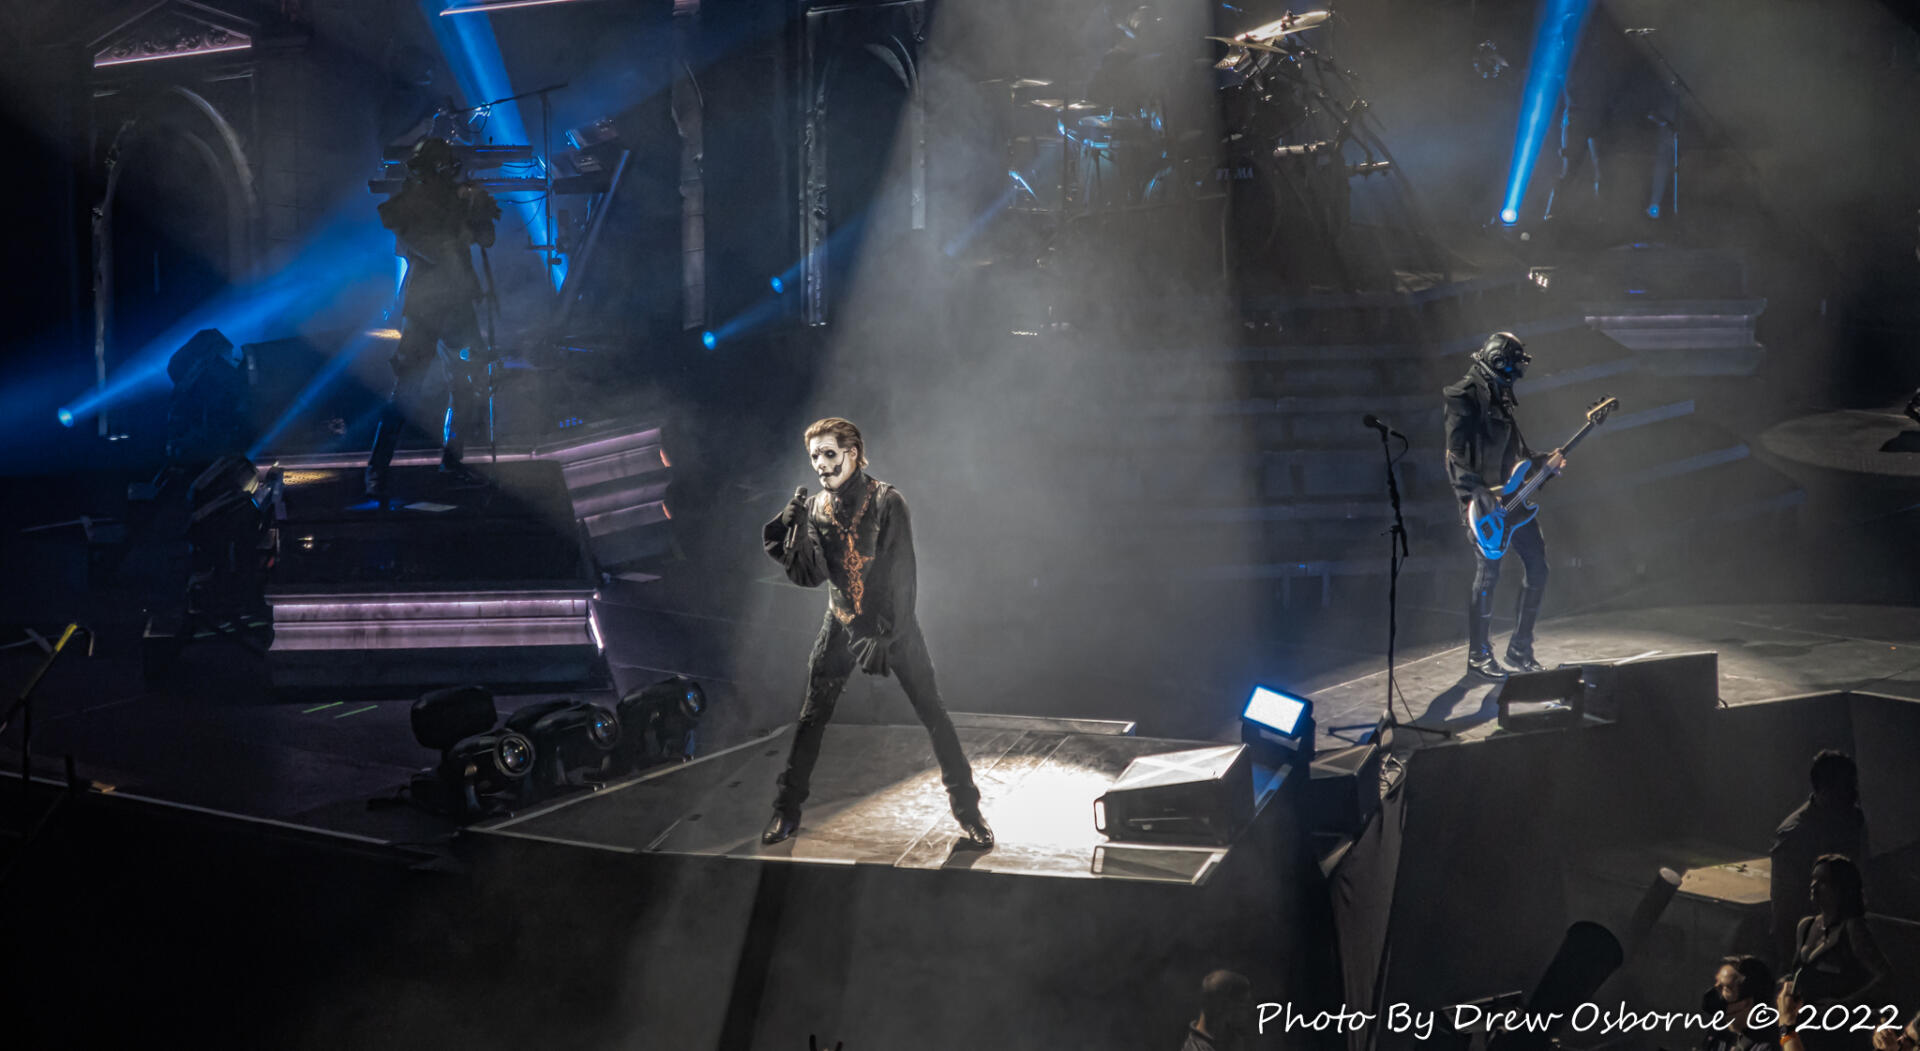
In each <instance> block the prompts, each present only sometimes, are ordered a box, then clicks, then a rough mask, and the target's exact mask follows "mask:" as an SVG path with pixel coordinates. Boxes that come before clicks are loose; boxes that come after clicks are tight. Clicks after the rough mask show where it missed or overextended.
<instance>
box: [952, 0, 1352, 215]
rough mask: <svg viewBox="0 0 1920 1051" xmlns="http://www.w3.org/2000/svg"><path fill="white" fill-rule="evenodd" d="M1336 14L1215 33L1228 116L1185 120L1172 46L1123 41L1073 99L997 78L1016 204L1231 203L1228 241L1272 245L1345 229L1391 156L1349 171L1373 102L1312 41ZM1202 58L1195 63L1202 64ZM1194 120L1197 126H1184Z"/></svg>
mask: <svg viewBox="0 0 1920 1051" xmlns="http://www.w3.org/2000/svg"><path fill="white" fill-rule="evenodd" d="M1332 18H1333V15H1332V12H1330V11H1324V10H1320V11H1305V12H1298V13H1295V12H1288V13H1287V14H1286V15H1285V16H1283V17H1281V18H1278V19H1275V20H1273V21H1270V22H1267V23H1264V24H1262V25H1258V26H1255V27H1253V28H1251V29H1248V30H1245V31H1244V32H1241V33H1237V34H1234V35H1232V36H1208V37H1205V38H1204V39H1205V40H1207V41H1210V42H1212V43H1214V44H1216V45H1220V49H1219V50H1217V51H1216V54H1217V56H1218V57H1216V58H1213V59H1211V60H1210V66H1211V69H1210V70H1207V71H1206V74H1207V76H1208V77H1210V78H1211V80H1212V82H1213V91H1214V100H1215V102H1216V104H1217V111H1218V114H1219V121H1220V123H1219V124H1218V125H1217V126H1215V125H1212V124H1211V123H1210V122H1209V121H1207V120H1204V119H1202V118H1200V117H1199V116H1197V115H1196V116H1194V117H1192V118H1190V119H1186V120H1181V119H1177V118H1175V117H1174V116H1173V115H1172V112H1171V111H1172V110H1173V109H1174V108H1173V107H1170V106H1169V104H1168V103H1169V96H1170V95H1172V94H1173V93H1174V92H1176V91H1178V90H1179V89H1180V88H1181V87H1182V86H1183V84H1184V83H1185V82H1186V81H1185V80H1184V79H1183V78H1187V73H1186V69H1189V68H1193V67H1184V68H1183V67H1181V66H1180V58H1175V57H1174V56H1173V55H1172V54H1171V52H1174V51H1177V50H1180V49H1179V48H1178V47H1173V46H1169V47H1165V48H1164V50H1165V51H1166V52H1168V54H1164V55H1163V54H1159V53H1147V54H1143V53H1141V52H1142V51H1143V50H1150V45H1147V43H1146V41H1145V40H1144V38H1137V37H1136V36H1135V34H1134V33H1132V32H1129V33H1128V34H1127V35H1128V37H1129V40H1130V41H1131V42H1132V43H1133V44H1136V45H1140V46H1139V47H1129V46H1125V45H1123V46H1122V47H1120V48H1116V49H1115V50H1114V51H1113V52H1111V53H1109V55H1108V57H1107V60H1106V61H1105V62H1103V63H1102V64H1101V68H1100V69H1099V71H1098V72H1096V73H1095V75H1094V76H1093V77H1092V79H1091V80H1090V81H1089V83H1088V87H1087V94H1088V96H1089V97H1087V98H1078V99H1076V98H1071V97H1068V95H1067V93H1066V92H1064V91H1062V90H1061V87H1062V85H1061V84H1060V83H1058V82H1056V81H1054V80H1050V79H1046V78H1040V77H1020V78H1016V79H1008V80H1000V81H993V82H989V83H990V85H991V86H992V87H993V88H996V89H998V90H1000V91H1002V92H1004V98H1003V101H1002V102H1001V105H1002V106H1003V107H1004V108H1005V112H1006V113H1007V114H1008V119H1007V121H1006V124H1005V126H1006V127H1008V129H1009V134H1008V138H1007V143H1006V149H1007V166H1008V177H1009V180H1010V183H1011V185H1010V186H1009V188H1008V195H1009V197H1010V198H1011V200H1012V202H1013V203H1012V205H1011V207H1012V209H1014V210H1016V211H1024V212H1028V213H1032V214H1037V215H1041V216H1044V217H1049V218H1051V219H1053V220H1054V221H1055V222H1056V223H1057V225H1058V227H1060V228H1065V227H1066V226H1067V225H1068V224H1069V223H1071V222H1072V221H1073V220H1075V219H1079V218H1082V217H1086V216H1092V215H1099V214H1105V213H1114V212H1119V211H1124V210H1126V209H1131V208H1138V207H1143V206H1164V205H1179V204H1186V203H1192V202H1194V201H1199V200H1207V199H1212V200H1218V199H1220V198H1226V199H1227V201H1228V212H1229V222H1230V224H1232V226H1233V229H1230V230H1229V232H1228V236H1229V237H1230V238H1231V240H1232V241H1233V243H1234V245H1235V247H1236V248H1238V249H1241V250H1249V251H1253V252H1256V253H1257V252H1260V251H1263V250H1266V249H1267V248H1269V247H1271V246H1272V245H1273V244H1274V243H1275V242H1276V241H1278V240H1280V239H1282V235H1283V233H1284V232H1285V231H1286V230H1287V229H1288V228H1294V229H1297V230H1299V232H1301V233H1303V234H1305V235H1307V236H1311V237H1314V238H1320V239H1325V238H1329V237H1336V236H1337V235H1338V232H1339V228H1340V227H1343V226H1344V225H1345V223H1346V205H1347V201H1346V197H1347V180H1348V178H1349V177H1350V176H1351V175H1353V174H1359V173H1365V172H1371V171H1379V170H1383V169H1384V168H1385V167H1386V164H1385V163H1384V162H1382V161H1380V160H1378V159H1377V158H1376V157H1375V156H1373V155H1372V153H1373V151H1372V150H1371V149H1368V150H1367V152H1368V154H1369V156H1367V157H1366V158H1364V159H1363V160H1362V161H1361V162H1360V163H1359V164H1356V165H1349V164H1348V163H1347V161H1346V160H1345V159H1343V157H1342V151H1343V148H1344V147H1345V146H1346V144H1347V143H1348V142H1349V141H1356V136H1355V132H1356V129H1355V127H1354V123H1355V121H1356V119H1357V117H1358V115H1359V113H1360V112H1361V111H1362V110H1363V109H1364V108H1365V105H1366V104H1365V102H1364V101H1360V100H1357V99H1352V98H1351V97H1350V95H1351V92H1349V91H1347V90H1346V84H1345V79H1344V78H1345V74H1343V73H1341V72H1339V71H1338V70H1337V69H1336V68H1335V67H1333V66H1332V65H1331V63H1329V62H1327V61H1326V60H1325V59H1324V57H1323V56H1322V55H1321V54H1320V52H1319V51H1317V50H1316V49H1315V48H1314V47H1312V46H1311V44H1312V42H1313V38H1314V36H1315V35H1316V32H1315V31H1316V30H1320V29H1322V28H1323V27H1325V26H1326V25H1327V24H1328V23H1329V22H1330V21H1331V20H1332ZM1199 61H1200V60H1199V59H1198V58H1197V57H1196V59H1195V62H1196V64H1197V63H1198V62H1199ZM1181 125H1192V126H1181Z"/></svg>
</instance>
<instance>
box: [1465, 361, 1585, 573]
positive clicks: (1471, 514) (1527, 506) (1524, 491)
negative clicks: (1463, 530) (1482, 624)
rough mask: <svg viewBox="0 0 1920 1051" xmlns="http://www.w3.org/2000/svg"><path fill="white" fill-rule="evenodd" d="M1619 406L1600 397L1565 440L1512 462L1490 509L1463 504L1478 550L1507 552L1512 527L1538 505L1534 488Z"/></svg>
mask: <svg viewBox="0 0 1920 1051" xmlns="http://www.w3.org/2000/svg"><path fill="white" fill-rule="evenodd" d="M1619 407H1620V399H1618V398H1612V397H1607V398H1601V399H1600V400H1599V401H1596V402H1594V403H1593V405H1592V406H1591V407H1590V408H1588V409H1587V422H1586V423H1585V424H1582V425H1581V427H1580V430H1579V432H1578V433H1576V434H1575V435H1574V436H1573V437H1571V438H1569V439H1567V443H1566V444H1565V445H1562V446H1561V447H1560V448H1558V449H1555V450H1554V451H1552V452H1550V453H1548V454H1546V455H1545V456H1533V457H1529V458H1527V459H1525V460H1521V461H1520V462H1519V463H1517V464H1514V465H1513V473H1512V474H1511V475H1508V476H1507V484H1506V485H1503V486H1501V487H1500V491H1499V497H1500V504H1499V506H1498V507H1496V508H1494V509H1493V510H1492V511H1489V512H1487V513H1486V514H1481V513H1480V510H1479V505H1477V504H1468V505H1467V525H1468V527H1469V528H1471V529H1472V530H1473V542H1474V543H1476V544H1478V545H1480V553H1481V554H1483V555H1485V556H1486V557H1487V558H1488V559H1490V560H1496V561H1497V560H1498V559H1499V558H1500V556H1502V555H1504V554H1506V553H1507V545H1508V544H1509V543H1510V542H1512V540H1513V533H1514V530H1516V529H1519V528H1520V527H1521V526H1523V525H1526V524H1527V523H1528V522H1531V521H1533V516H1534V515H1537V514H1539V513H1540V508H1539V507H1537V506H1536V505H1535V504H1534V502H1533V494H1534V491H1535V490H1537V489H1539V488H1540V487H1541V486H1542V485H1544V484H1546V481H1547V479H1549V478H1552V477H1553V476H1554V475H1556V474H1559V473H1560V469H1561V468H1562V467H1565V466H1566V465H1567V454H1568V453H1570V452H1572V451H1573V447H1574V446H1576V445H1579V444H1580V442H1581V441H1582V440H1583V439H1585V438H1586V436H1587V435H1588V434H1591V433H1592V432H1593V429H1594V428H1595V427H1598V426H1600V425H1601V424H1602V423H1605V422H1606V421H1607V417H1608V416H1610V415H1612V414H1613V410H1615V409H1617V408H1619Z"/></svg>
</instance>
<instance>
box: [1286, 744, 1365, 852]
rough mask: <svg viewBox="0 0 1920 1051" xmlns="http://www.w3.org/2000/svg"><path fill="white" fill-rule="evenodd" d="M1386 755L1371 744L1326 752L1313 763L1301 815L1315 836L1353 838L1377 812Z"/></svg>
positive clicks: (1302, 802) (1302, 801)
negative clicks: (1322, 833)
mask: <svg viewBox="0 0 1920 1051" xmlns="http://www.w3.org/2000/svg"><path fill="white" fill-rule="evenodd" d="M1385 759H1386V753H1385V752H1384V751H1383V750H1382V749H1380V748H1378V747H1376V746H1374V745H1371V744H1361V745H1354V746H1353V747H1351V748H1342V749H1340V750H1339V751H1337V752H1328V753H1327V754H1325V755H1323V756H1320V757H1319V758H1317V759H1315V760H1314V761H1313V765H1312V766H1311V767H1310V769H1311V771H1312V776H1310V777H1309V778H1308V779H1307V786H1306V798H1305V799H1303V800H1301V804H1300V805H1301V813H1302V814H1303V815H1305V817H1306V821H1307V827H1308V829H1309V830H1311V831H1314V832H1335V833H1339V834H1341V835H1353V834H1355V833H1357V832H1359V830H1360V829H1362V828H1364V827H1365V826H1366V823H1367V819H1368V818H1371V817H1372V816H1373V814H1374V811H1376V810H1379V809H1380V769H1381V766H1382V765H1383V763H1384V761H1385Z"/></svg>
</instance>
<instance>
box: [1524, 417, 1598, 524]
mask: <svg viewBox="0 0 1920 1051" xmlns="http://www.w3.org/2000/svg"><path fill="white" fill-rule="evenodd" d="M1593 428H1594V423H1593V421H1592V420H1588V421H1587V422H1586V424H1585V425H1584V426H1582V427H1581V428H1580V429H1579V430H1578V431H1575V432H1574V435H1573V437H1571V438H1568V439H1567V442H1566V444H1565V445H1562V446H1561V447H1560V452H1561V453H1562V454H1563V455H1564V454H1566V453H1569V452H1572V451H1573V447H1574V446H1576V445H1579V444H1580V441H1581V439H1583V438H1585V437H1586V436H1587V434H1588V432H1590V431H1592V430H1593ZM1548 473H1549V472H1547V471H1535V472H1533V476H1532V477H1531V478H1528V479H1527V484H1525V485H1523V486H1521V487H1520V491H1519V492H1517V493H1515V494H1513V498H1512V499H1511V500H1508V501H1507V505H1506V506H1507V509H1508V510H1512V509H1513V508H1515V507H1518V506H1520V504H1521V503H1523V502H1524V501H1525V500H1526V499H1527V498H1528V497H1530V496H1532V495H1533V492H1534V490H1536V489H1538V488H1540V487H1541V486H1542V485H1545V484H1546V481H1547V475H1548Z"/></svg>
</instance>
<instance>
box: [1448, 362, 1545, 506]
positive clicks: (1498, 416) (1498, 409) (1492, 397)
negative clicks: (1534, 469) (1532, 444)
mask: <svg viewBox="0 0 1920 1051" xmlns="http://www.w3.org/2000/svg"><path fill="white" fill-rule="evenodd" d="M1442 393H1443V394H1445V395H1446V399H1447V478H1448V480H1449V481H1451V482H1452V483H1453V489H1454V492H1455V493H1456V494H1457V495H1458V496H1459V498H1460V502H1461V503H1462V504H1463V505H1464V504H1465V503H1466V502H1467V501H1469V500H1471V499H1472V498H1473V494H1474V493H1475V492H1477V491H1478V490H1480V489H1493V490H1498V489H1499V488H1500V487H1501V486H1502V485H1504V484H1505V483H1506V479H1507V476H1508V475H1509V474H1512V473H1513V467H1514V465H1515V464H1517V463H1519V462H1520V461H1521V460H1523V459H1526V458H1528V457H1531V456H1532V455H1533V451H1532V450H1531V449H1529V448H1528V447H1527V442H1526V439H1525V438H1522V437H1521V436H1520V425H1519V424H1518V423H1517V422H1516V421H1515V420H1514V418H1513V406H1514V397H1513V385H1512V384H1511V383H1506V382H1504V381H1502V380H1500V379H1498V378H1496V377H1495V376H1494V375H1493V374H1492V373H1491V372H1489V371H1488V370H1487V368H1486V366H1484V365H1482V364H1480V363H1479V362H1474V364H1473V367H1472V368H1471V369H1469V370H1468V371H1467V374H1466V375H1465V376H1463V377H1461V379H1460V382H1458V383H1455V384H1453V385H1451V386H1449V387H1447V388H1446V389H1445V390H1444V391H1442Z"/></svg>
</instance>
